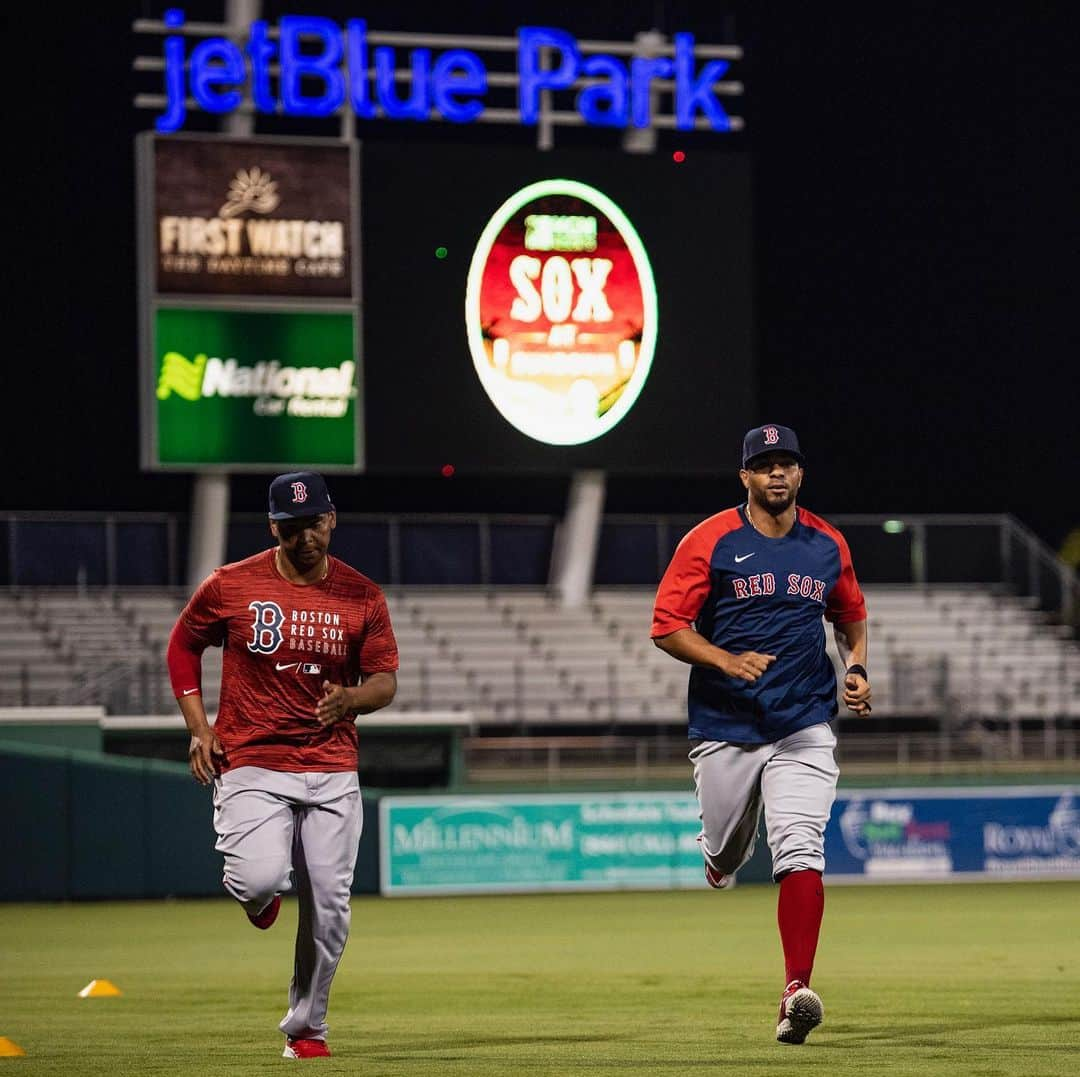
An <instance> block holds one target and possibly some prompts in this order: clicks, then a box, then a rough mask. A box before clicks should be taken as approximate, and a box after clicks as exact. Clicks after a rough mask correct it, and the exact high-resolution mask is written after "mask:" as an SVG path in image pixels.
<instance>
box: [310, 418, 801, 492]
mask: <svg viewBox="0 0 1080 1077" xmlns="http://www.w3.org/2000/svg"><path fill="white" fill-rule="evenodd" d="M761 432H762V433H763V434H764V435H765V444H766V445H775V444H776V443H777V442H778V441H779V440H780V431H779V430H777V429H776V427H775V426H765V427H762V430H761ZM297 485H299V483H297Z"/></svg>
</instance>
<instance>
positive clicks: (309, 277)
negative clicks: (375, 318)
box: [140, 136, 357, 300]
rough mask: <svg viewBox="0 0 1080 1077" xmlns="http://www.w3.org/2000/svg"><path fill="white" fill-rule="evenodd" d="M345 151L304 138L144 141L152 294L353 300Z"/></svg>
mask: <svg viewBox="0 0 1080 1077" xmlns="http://www.w3.org/2000/svg"><path fill="white" fill-rule="evenodd" d="M142 137H143V138H144V140H145V139H151V138H152V136H142ZM354 152H355V151H354V150H353V149H352V148H351V147H350V146H348V145H344V144H342V143H336V144H335V143H329V142H320V141H315V140H311V139H305V140H303V141H300V140H295V141H292V142H289V141H266V140H261V139H257V138H256V139H227V138H220V137H218V138H215V137H213V136H203V137H199V138H195V137H176V136H173V137H171V138H152V141H149V142H147V141H144V142H143V143H142V147H141V157H140V159H141V162H142V169H143V173H144V175H145V174H146V173H147V172H152V180H149V181H148V180H145V179H144V181H143V182H144V183H147V185H148V186H149V189H150V194H151V198H152V211H151V221H150V229H151V230H152V235H153V239H152V242H151V249H152V252H153V260H154V274H155V276H154V279H155V281H156V289H155V291H156V293H157V295H159V296H175V295H216V296H236V297H239V296H255V297H271V298H281V297H286V296H288V297H292V298H296V299H308V300H309V299H336V300H344V299H349V298H352V297H353V296H354V290H355V289H354V285H355V281H354V277H355V268H354V260H355V251H354V244H355V243H356V234H355V232H356V229H355V227H354V222H353V205H354V203H355V200H356V193H355V192H356V190H357V181H356V179H355V176H354V175H353V173H354V171H355V169H354V165H353V160H354Z"/></svg>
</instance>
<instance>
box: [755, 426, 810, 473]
mask: <svg viewBox="0 0 1080 1077" xmlns="http://www.w3.org/2000/svg"><path fill="white" fill-rule="evenodd" d="M770 452H786V453H788V454H789V455H790V456H794V457H795V459H796V460H798V462H799V467H803V466H804V465H805V463H806V460H805V458H804V457H803V454H802V449H800V448H799V439H798V438H797V437H796V436H795V431H794V430H792V429H791V427H790V426H778V425H777V424H776V423H766V424H765V425H764V426H755V427H754V429H753V430H748V431H747V432H746V437H744V438H743V443H742V466H743V467H744V468H745V467H746V465H747V464H749V463H750V461H751V460H753V459H754V457H755V456H764V455H765V454H766V453H770Z"/></svg>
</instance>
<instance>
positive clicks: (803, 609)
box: [652, 507, 866, 744]
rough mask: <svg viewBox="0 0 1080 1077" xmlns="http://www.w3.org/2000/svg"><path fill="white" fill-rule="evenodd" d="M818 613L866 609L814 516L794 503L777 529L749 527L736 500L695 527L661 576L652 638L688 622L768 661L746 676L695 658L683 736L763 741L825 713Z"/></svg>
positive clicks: (830, 676) (854, 613)
mask: <svg viewBox="0 0 1080 1077" xmlns="http://www.w3.org/2000/svg"><path fill="white" fill-rule="evenodd" d="M822 615H824V617H825V619H826V620H828V621H830V622H833V623H837V624H847V623H849V622H852V621H862V620H865V619H866V603H865V601H864V599H863V595H862V591H861V590H860V588H859V584H858V581H857V580H856V578H855V572H854V569H853V568H852V564H851V554H850V552H849V550H848V546H847V542H845V540H844V537H843V536H842V535H841V534H840V532H839V531H837V530H836V529H835V528H834V527H832V526H831V525H830V524H828V523H826V522H825V521H824V520H823V519H821V517H819V516H815V515H814V514H813V513H811V512H808V511H807V510H806V509H803V508H800V509H798V510H797V514H796V519H795V525H794V527H793V528H792V529H791V531H790V532H789V533H788V534H786V535H784V536H783V538H769V537H767V536H765V535H762V534H760V533H759V532H758V531H756V530H755V529H754V528H753V526H752V525H751V524H750V522H749V521H748V519H747V517H746V514H745V510H744V508H743V507H738V508H732V509H727V510H725V511H724V512H720V513H717V514H716V515H715V516H711V517H709V519H707V520H704V521H702V522H701V523H700V524H698V525H697V526H696V527H694V528H693V529H692V530H691V531H690V532H689V533H688V534H687V535H686V536H685V537H684V538H683V540H682V542H680V543H679V546H678V548H677V549H676V551H675V555H674V557H673V558H672V560H671V564H670V565H669V566H668V569H667V571H666V572H665V573H664V577H663V579H662V580H661V581H660V586H659V588H658V590H657V595H656V605H655V608H654V612H653V625H652V636H653V638H656V637H659V636H666V635H670V634H671V633H672V632H677V631H679V630H680V629H683V628H690V627H694V628H696V630H697V632H698V633H699V634H700V635H702V636H704V637H705V639H707V640H708V641H709V642H710V643H713V644H715V645H716V646H717V647H722V648H723V649H724V650H725V651H730V652H732V653H735V654H738V653H741V652H744V651H757V652H759V653H765V654H775V655H776V661H775V662H773V663H772V665H770V666H769V668H768V669H766V670H765V672H764V674H762V676H761V677H760V678H759V679H758V680H757V681H756V682H754V683H752V684H751V683H749V682H747V681H744V680H741V679H739V678H737V677H729V676H727V675H726V674H724V673H722V672H720V670H718V669H711V668H706V667H703V666H694V667H693V669H692V670H691V672H690V686H689V703H688V706H689V716H690V730H689V736H690V738H691V739H695V740H711V741H731V742H733V743H736V744H766V743H771V742H774V741H777V740H779V739H780V738H781V737H785V736H787V735H788V734H790V733H793V732H795V731H796V730H798V729H803V728H805V727H806V726H810V725H814V724H816V723H818V722H826V721H828V720H829V719H830V718H832V717H834V716H835V714H836V712H837V709H838V708H837V703H836V673H835V671H834V669H833V666H832V662H831V661H830V660H829V657H828V655H827V654H826V652H825V629H824V625H823V624H822Z"/></svg>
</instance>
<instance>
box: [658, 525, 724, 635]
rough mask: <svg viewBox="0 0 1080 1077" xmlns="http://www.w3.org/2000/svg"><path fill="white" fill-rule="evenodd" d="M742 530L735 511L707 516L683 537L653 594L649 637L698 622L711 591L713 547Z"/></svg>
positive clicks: (665, 633) (668, 632)
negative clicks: (724, 538)
mask: <svg viewBox="0 0 1080 1077" xmlns="http://www.w3.org/2000/svg"><path fill="white" fill-rule="evenodd" d="M739 526H741V521H740V520H739V516H738V509H728V510H727V511H726V512H721V513H718V514H717V515H716V516H710V517H709V519H707V520H704V521H702V522H701V523H700V524H698V525H697V527H695V528H693V529H692V530H691V531H689V532H687V534H686V535H685V536H684V537H683V540H682V541H681V542H680V543H679V545H678V546H677V547H676V548H675V553H674V555H673V556H672V558H671V564H669V565H668V567H667V571H666V572H665V573H664V576H663V579H661V581H660V586H659V587H658V588H657V590H656V602H655V603H654V604H653V621H652V631H651V633H650V636H651V638H652V639H657V638H658V637H660V636H670V635H671V633H672V632H678V631H679V630H680V629H683V628H689V627H690V626H691V625H692V624H693V622H694V621H695V620H696V619H697V615H698V613H700V612H701V607H702V606H703V605H704V604H705V599H706V598H707V597H708V595H709V590H710V588H711V587H712V577H711V575H710V570H709V563H710V561H711V560H712V555H713V550H714V549H716V543H717V542H718V541H719V540H720V538H721V537H722V536H723V535H725V534H727V532H729V531H734V530H735V529H736V528H737V527H739Z"/></svg>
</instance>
